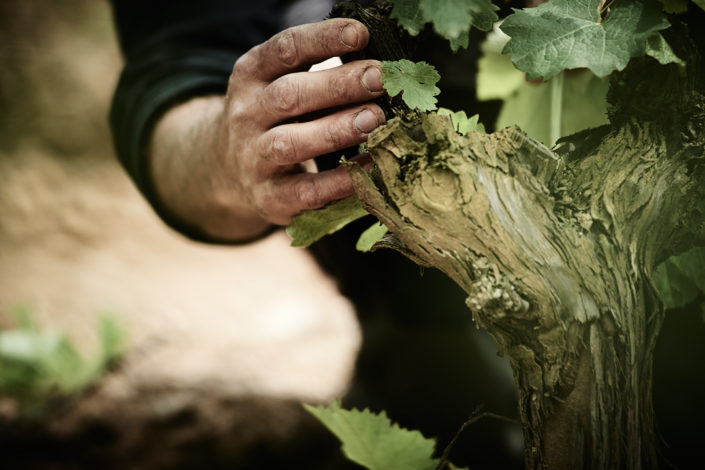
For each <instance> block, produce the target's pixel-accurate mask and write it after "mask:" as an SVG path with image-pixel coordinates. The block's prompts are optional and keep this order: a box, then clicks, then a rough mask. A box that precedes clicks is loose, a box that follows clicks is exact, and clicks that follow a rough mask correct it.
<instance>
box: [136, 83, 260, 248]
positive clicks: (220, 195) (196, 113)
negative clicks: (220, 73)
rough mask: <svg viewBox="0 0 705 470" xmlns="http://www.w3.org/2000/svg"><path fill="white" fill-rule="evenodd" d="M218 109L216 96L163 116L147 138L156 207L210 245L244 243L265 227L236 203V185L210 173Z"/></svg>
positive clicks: (248, 209) (243, 203)
mask: <svg viewBox="0 0 705 470" xmlns="http://www.w3.org/2000/svg"><path fill="white" fill-rule="evenodd" d="M223 106H224V98H223V97H222V96H207V97H200V98H194V99H192V100H190V101H187V102H185V103H183V104H180V105H178V106H176V107H174V108H172V109H171V110H169V111H168V112H167V113H166V114H165V115H164V116H163V117H162V118H161V119H160V120H159V122H158V123H157V125H156V127H155V130H154V133H153V135H152V139H151V143H150V146H149V149H148V152H149V159H150V174H151V180H152V182H153V184H154V188H155V189H156V193H157V196H158V198H159V201H160V202H161V205H162V207H163V208H164V209H165V210H166V211H167V212H169V213H170V214H171V215H172V216H173V217H175V218H176V219H178V220H179V221H181V222H182V223H183V224H184V225H185V226H188V227H189V228H191V229H192V230H193V231H194V232H197V233H200V234H202V235H203V236H204V238H208V239H212V240H214V241H231V242H244V241H247V240H250V239H252V238H255V237H257V236H259V235H261V234H263V233H264V232H265V231H266V230H267V229H268V228H269V227H270V224H269V223H268V222H267V221H265V220H263V219H262V218H261V217H260V216H259V215H258V214H257V213H256V212H255V211H254V210H253V209H252V208H251V207H250V205H249V204H248V202H247V201H245V200H243V198H238V197H237V191H233V188H237V185H238V182H237V181H236V180H234V179H232V178H231V180H226V179H225V178H224V175H225V173H224V172H219V171H214V165H216V163H214V162H217V159H218V155H219V154H220V155H222V154H223V152H222V149H220V148H219V146H220V145H221V143H220V142H219V129H220V126H221V116H222V114H223ZM222 163H223V164H224V165H227V162H222ZM235 177H236V175H235Z"/></svg>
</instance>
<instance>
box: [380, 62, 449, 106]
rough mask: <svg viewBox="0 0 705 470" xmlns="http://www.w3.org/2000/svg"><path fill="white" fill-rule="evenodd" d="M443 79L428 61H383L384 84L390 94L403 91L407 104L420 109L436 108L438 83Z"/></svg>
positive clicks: (394, 94)
mask: <svg viewBox="0 0 705 470" xmlns="http://www.w3.org/2000/svg"><path fill="white" fill-rule="evenodd" d="M440 79H441V76H440V75H439V74H438V72H437V71H436V69H435V68H434V67H433V66H432V65H429V64H427V63H426V62H411V61H410V60H407V59H401V60H397V61H383V62H382V84H383V85H384V88H385V89H386V90H387V93H388V94H389V96H396V95H398V94H399V93H401V94H402V95H401V98H402V100H404V103H406V105H407V106H409V107H410V108H412V109H418V110H419V111H433V110H434V109H436V102H437V100H436V98H434V97H435V96H436V95H437V94H439V93H440V92H441V90H439V89H438V87H437V86H435V85H436V83H437V82H438V80H440Z"/></svg>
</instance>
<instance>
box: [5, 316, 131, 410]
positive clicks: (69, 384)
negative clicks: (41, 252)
mask: <svg viewBox="0 0 705 470" xmlns="http://www.w3.org/2000/svg"><path fill="white" fill-rule="evenodd" d="M16 318H17V325H18V326H17V327H16V328H13V329H10V330H5V331H0V395H3V396H7V397H10V398H11V399H13V400H15V401H16V402H17V403H18V406H19V409H20V411H22V412H23V413H36V412H39V411H41V409H42V407H43V405H44V404H45V403H47V402H48V401H50V400H51V399H52V398H56V397H61V396H69V395H72V394H75V393H77V392H79V391H81V390H82V389H84V388H85V387H87V386H88V385H90V384H91V383H93V382H95V381H96V380H97V379H98V378H99V377H100V376H101V375H102V374H103V373H104V372H105V370H106V369H107V368H108V367H109V365H110V364H111V363H113V362H114V361H115V360H116V359H118V358H119V357H120V356H121V354H122V352H123V349H124V344H125V333H124V331H123V329H122V328H121V327H120V325H119V324H118V323H117V322H116V321H115V319H114V318H113V317H111V316H109V315H101V316H100V318H99V323H98V336H99V343H100V349H99V350H98V351H97V352H96V353H95V354H93V355H91V356H88V357H87V356H84V355H82V354H81V353H80V352H79V351H78V350H77V349H76V347H75V346H74V345H73V343H72V342H71V340H70V339H69V338H68V337H67V336H66V335H64V334H63V333H61V332H59V331H56V330H53V329H48V328H40V327H39V326H38V325H37V324H36V322H35V321H34V319H33V318H32V316H31V314H30V313H29V311H28V310H27V309H20V310H18V311H17V312H16Z"/></svg>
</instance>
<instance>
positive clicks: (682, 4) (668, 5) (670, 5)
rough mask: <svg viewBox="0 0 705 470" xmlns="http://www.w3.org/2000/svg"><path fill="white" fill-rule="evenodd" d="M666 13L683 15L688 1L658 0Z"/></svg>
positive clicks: (686, 9)
mask: <svg viewBox="0 0 705 470" xmlns="http://www.w3.org/2000/svg"><path fill="white" fill-rule="evenodd" d="M659 2H661V3H662V4H663V10H664V11H665V12H666V13H685V12H686V11H688V0H659Z"/></svg>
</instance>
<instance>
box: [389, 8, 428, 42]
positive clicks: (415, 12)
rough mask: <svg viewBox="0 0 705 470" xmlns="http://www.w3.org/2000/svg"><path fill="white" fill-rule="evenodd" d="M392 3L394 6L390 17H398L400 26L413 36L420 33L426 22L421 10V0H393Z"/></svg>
mask: <svg viewBox="0 0 705 470" xmlns="http://www.w3.org/2000/svg"><path fill="white" fill-rule="evenodd" d="M392 3H393V4H394V6H393V8H392V12H391V13H390V14H389V17H390V18H394V19H396V20H397V23H399V26H401V27H403V28H404V29H406V30H407V31H408V32H409V34H411V35H412V36H416V35H417V34H419V32H421V30H422V29H423V27H424V25H425V24H426V20H425V19H424V17H423V10H421V0H393V1H392Z"/></svg>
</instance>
